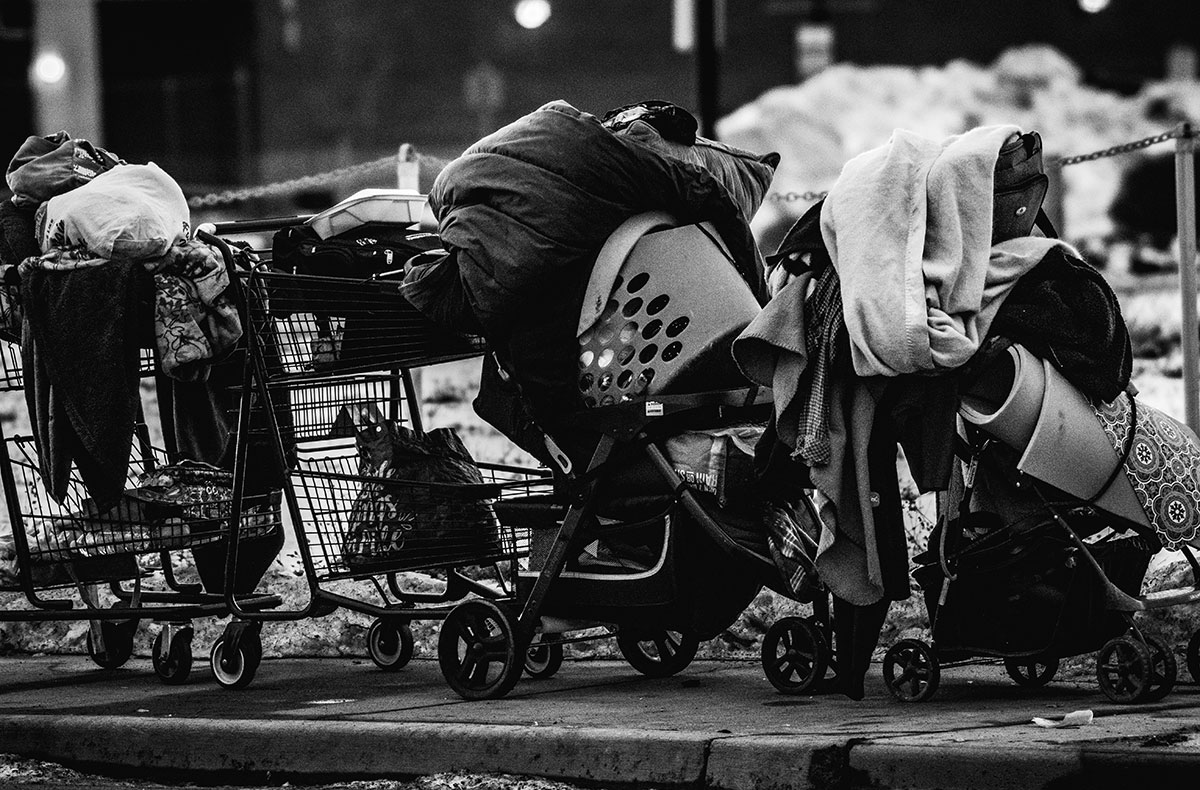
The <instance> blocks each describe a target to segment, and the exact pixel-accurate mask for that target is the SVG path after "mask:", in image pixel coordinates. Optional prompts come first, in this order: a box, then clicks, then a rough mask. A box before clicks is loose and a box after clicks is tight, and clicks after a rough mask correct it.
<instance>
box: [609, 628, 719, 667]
mask: <svg viewBox="0 0 1200 790" xmlns="http://www.w3.org/2000/svg"><path fill="white" fill-rule="evenodd" d="M699 647H700V640H699V639H697V638H696V637H695V636H694V635H692V634H688V633H683V632H680V631H642V630H630V631H618V632H617V649H619V650H620V651H621V655H622V656H624V657H625V660H626V661H628V662H629V665H630V666H631V667H633V668H634V669H636V670H637V671H638V672H641V673H642V674H643V675H645V676H646V677H651V678H666V677H670V676H671V675H674V674H675V673H676V672H680V671H682V670H683V669H684V668H685V667H686V666H687V665H688V664H690V663H692V659H693V658H695V657H696V650H698V649H699Z"/></svg>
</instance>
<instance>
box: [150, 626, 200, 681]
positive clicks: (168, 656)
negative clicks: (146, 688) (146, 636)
mask: <svg viewBox="0 0 1200 790" xmlns="http://www.w3.org/2000/svg"><path fill="white" fill-rule="evenodd" d="M192 634H193V631H192V628H191V627H190V626H188V627H186V628H179V629H174V631H173V632H172V630H171V629H169V628H164V629H163V630H161V631H159V632H158V636H156V637H155V638H154V652H153V653H152V654H151V658H150V660H151V663H153V664H154V674H156V675H158V679H159V680H161V681H162V682H163V683H166V684H167V685H168V686H179V685H182V684H184V683H186V682H187V679H188V675H190V674H191V672H192ZM168 635H169V636H168ZM164 642H165V643H166V644H164Z"/></svg>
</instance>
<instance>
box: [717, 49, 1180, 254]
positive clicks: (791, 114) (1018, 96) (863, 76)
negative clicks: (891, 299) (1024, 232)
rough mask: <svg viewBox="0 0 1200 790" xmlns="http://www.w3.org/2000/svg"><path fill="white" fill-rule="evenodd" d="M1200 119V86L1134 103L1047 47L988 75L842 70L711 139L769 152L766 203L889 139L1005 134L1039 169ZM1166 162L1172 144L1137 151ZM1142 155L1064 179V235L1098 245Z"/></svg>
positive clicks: (782, 212) (784, 210)
mask: <svg viewBox="0 0 1200 790" xmlns="http://www.w3.org/2000/svg"><path fill="white" fill-rule="evenodd" d="M1187 118H1191V119H1198V118H1200V84H1197V83H1196V82H1188V83H1155V84H1151V85H1147V86H1146V87H1145V88H1144V89H1143V90H1142V91H1141V92H1139V93H1138V94H1137V95H1134V96H1121V95H1119V94H1115V93H1110V92H1106V91H1101V90H1097V89H1094V88H1090V87H1088V86H1086V85H1084V84H1083V82H1082V76H1081V72H1080V70H1079V68H1078V67H1076V66H1075V64H1074V63H1072V62H1071V61H1070V60H1069V59H1067V58H1066V57H1065V56H1063V55H1062V54H1061V53H1060V52H1058V51H1057V50H1055V49H1054V48H1052V47H1049V46H1045V45H1028V46H1023V47H1018V48H1014V49H1010V50H1008V51H1006V52H1004V53H1003V54H1002V55H1001V56H1000V57H999V58H997V59H996V61H995V62H994V63H992V64H990V65H988V66H981V65H978V64H975V63H972V62H969V61H965V60H955V61H952V62H950V63H948V64H947V65H945V66H942V67H934V66H930V67H923V68H910V67H900V66H871V67H862V66H854V65H852V64H839V65H836V66H833V67H830V68H829V69H827V70H825V71H824V72H822V73H820V74H818V75H816V76H814V77H812V78H811V79H809V80H807V81H805V82H804V83H802V84H800V85H789V86H781V87H777V88H773V89H771V90H769V91H767V92H766V93H764V94H763V95H762V96H760V97H759V98H758V99H756V100H755V101H753V102H751V103H750V104H747V105H745V106H744V107H741V108H740V109H738V110H737V111H735V112H734V113H732V114H731V115H729V116H727V117H725V118H723V119H721V121H720V122H719V123H718V125H717V133H718V136H719V137H720V138H721V139H722V140H723V141H725V142H727V143H729V144H731V145H735V146H739V147H743V148H747V149H750V150H755V151H762V152H766V151H778V152H779V153H780V154H781V155H782V157H783V158H782V161H781V163H780V166H779V169H778V170H777V172H776V175H775V181H774V183H773V185H772V191H773V192H775V193H777V194H786V193H788V192H797V193H804V192H822V191H825V190H827V189H829V187H830V186H832V184H833V182H834V181H835V180H836V178H837V176H838V173H839V172H841V168H842V165H843V164H844V163H845V162H846V161H847V160H848V159H850V158H851V157H854V156H856V155H858V154H860V153H862V152H863V151H866V150H869V149H871V148H875V147H877V146H880V145H883V144H884V143H886V142H887V140H888V138H889V136H890V135H891V133H892V131H893V130H894V129H897V128H904V129H909V130H912V131H914V132H918V133H920V134H923V135H926V136H929V137H934V138H940V137H945V136H949V135H952V134H959V133H961V132H964V131H966V130H968V129H971V128H973V127H976V126H984V125H991V124H1003V123H1011V124H1015V125H1017V126H1019V127H1021V128H1022V129H1024V130H1034V131H1038V132H1040V133H1041V135H1042V141H1043V144H1044V146H1045V152H1046V158H1047V161H1048V162H1049V161H1052V160H1055V159H1060V158H1064V157H1071V156H1078V155H1081V154H1090V153H1092V152H1095V151H1100V150H1104V149H1107V148H1110V147H1112V146H1116V145H1121V144H1124V143H1128V142H1133V141H1136V140H1141V139H1143V138H1146V137H1150V136H1153V135H1157V134H1160V133H1162V132H1165V131H1169V130H1171V129H1173V128H1174V127H1175V126H1176V125H1177V124H1178V123H1179V122H1180V121H1182V120H1184V119H1187ZM1145 150H1146V152H1149V153H1155V154H1156V153H1169V152H1170V151H1171V145H1170V144H1159V145H1156V146H1152V147H1151V149H1145ZM1143 155H1146V154H1145V153H1143V152H1136V153H1133V154H1123V155H1119V156H1115V157H1105V158H1101V159H1096V160H1092V161H1087V162H1082V163H1078V164H1073V165H1070V166H1068V167H1065V168H1063V181H1064V188H1063V191H1062V200H1063V212H1064V213H1063V218H1064V223H1063V224H1064V227H1063V228H1062V229H1061V230H1062V232H1063V235H1064V236H1066V237H1068V238H1071V239H1089V238H1098V237H1102V236H1104V235H1106V234H1108V233H1109V232H1110V231H1111V229H1112V223H1111V221H1110V220H1109V219H1108V216H1107V212H1108V206H1109V204H1110V202H1111V201H1112V198H1113V196H1114V194H1115V192H1116V188H1117V184H1118V179H1119V176H1120V173H1121V171H1122V170H1123V169H1124V168H1125V167H1127V166H1128V165H1129V164H1131V163H1132V161H1134V158H1135V157H1136V156H1143ZM809 205H811V203H810V202H808V201H804V200H789V201H782V200H774V201H768V202H767V204H766V205H764V206H763V208H762V210H760V212H759V215H758V216H757V217H756V218H755V222H754V225H755V228H756V230H761V229H764V228H767V227H770V226H772V225H775V224H778V223H781V222H790V221H791V220H794V219H796V218H797V217H799V216H800V214H802V213H803V212H804V210H805V209H807V208H808V206H809Z"/></svg>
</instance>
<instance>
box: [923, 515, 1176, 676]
mask: <svg viewBox="0 0 1200 790" xmlns="http://www.w3.org/2000/svg"><path fill="white" fill-rule="evenodd" d="M1038 516H1039V517H1040V518H1043V519H1044V520H1042V521H1040V522H1039V523H1036V524H1034V525H1033V526H1032V528H1029V527H1030V525H1029V524H1026V525H1025V526H1024V527H1023V528H1020V529H1017V528H1014V527H1013V526H1009V527H1004V528H999V529H997V530H996V531H995V532H994V533H993V534H990V535H988V536H986V537H984V538H980V539H977V540H975V541H973V542H972V543H971V544H969V545H968V546H966V547H964V549H963V550H962V551H960V552H958V554H957V556H956V557H954V558H953V563H952V567H954V569H955V573H956V579H955V580H954V581H953V582H952V583H951V584H950V589H949V591H948V595H947V597H946V601H945V603H944V604H942V605H941V606H940V607H938V604H937V601H938V596H939V595H940V593H941V589H942V584H943V583H944V575H943V571H942V568H941V566H940V565H939V564H938V563H937V562H933V563H932V564H929V565H924V566H921V567H919V568H917V569H916V571H914V573H913V576H914V578H915V579H916V580H917V581H918V583H919V584H920V585H921V587H922V589H923V591H924V593H925V600H926V606H927V608H928V609H929V611H930V612H934V611H936V612H937V615H936V619H935V625H934V628H935V634H934V635H935V638H936V641H937V642H938V644H939V646H940V648H941V649H942V651H943V652H944V653H947V654H950V653H952V652H953V651H956V650H964V651H966V652H967V653H969V654H970V655H993V656H1003V657H1024V656H1039V655H1052V656H1060V657H1061V656H1072V655H1079V654H1082V653H1087V652H1090V651H1093V650H1097V649H1099V647H1100V646H1101V645H1103V644H1104V643H1105V642H1106V641H1108V640H1109V639H1111V638H1112V637H1114V636H1117V635H1119V634H1120V633H1122V632H1123V631H1124V630H1125V628H1126V627H1127V626H1126V624H1125V622H1124V621H1123V620H1122V618H1121V617H1120V616H1119V615H1118V614H1116V613H1115V612H1112V611H1110V610H1109V608H1108V606H1107V604H1106V601H1105V596H1104V587H1103V584H1102V583H1101V582H1102V580H1101V579H1099V578H1097V575H1096V574H1095V573H1094V572H1093V571H1092V569H1091V568H1090V567H1089V566H1088V564H1087V562H1086V561H1085V559H1084V558H1083V557H1082V556H1080V554H1079V552H1080V549H1079V548H1078V547H1077V546H1076V545H1075V544H1074V543H1073V542H1072V541H1071V540H1070V538H1069V537H1068V536H1066V535H1065V534H1063V532H1062V530H1061V529H1060V528H1059V526H1058V525H1057V524H1056V523H1055V522H1054V521H1053V520H1052V519H1048V518H1045V517H1044V516H1041V515H1040V514H1038ZM1073 517H1074V519H1075V520H1079V519H1081V518H1084V516H1082V515H1080V514H1079V513H1075V514H1073ZM1029 520H1032V519H1022V521H1029ZM1078 526H1079V527H1081V528H1080V529H1079V531H1080V532H1082V533H1083V534H1087V532H1089V531H1091V530H1089V529H1087V526H1089V525H1086V524H1080V525H1078ZM1087 550H1088V551H1089V552H1091V554H1092V556H1093V557H1095V558H1096V560H1097V562H1099V564H1100V567H1101V568H1102V569H1103V570H1104V573H1105V575H1106V576H1107V578H1108V579H1109V580H1111V581H1112V582H1113V583H1114V584H1115V585H1116V586H1117V587H1119V588H1120V589H1122V590H1123V591H1125V592H1126V593H1129V594H1130V595H1137V594H1138V593H1139V591H1140V588H1141V584H1142V579H1143V576H1144V575H1145V571H1146V567H1147V565H1148V563H1149V561H1150V557H1151V555H1152V554H1153V549H1152V548H1150V547H1148V546H1147V545H1146V544H1145V543H1144V542H1143V541H1142V540H1141V539H1139V538H1127V539H1123V540H1111V541H1102V542H1098V543H1095V544H1092V545H1089V546H1088V549H1087Z"/></svg>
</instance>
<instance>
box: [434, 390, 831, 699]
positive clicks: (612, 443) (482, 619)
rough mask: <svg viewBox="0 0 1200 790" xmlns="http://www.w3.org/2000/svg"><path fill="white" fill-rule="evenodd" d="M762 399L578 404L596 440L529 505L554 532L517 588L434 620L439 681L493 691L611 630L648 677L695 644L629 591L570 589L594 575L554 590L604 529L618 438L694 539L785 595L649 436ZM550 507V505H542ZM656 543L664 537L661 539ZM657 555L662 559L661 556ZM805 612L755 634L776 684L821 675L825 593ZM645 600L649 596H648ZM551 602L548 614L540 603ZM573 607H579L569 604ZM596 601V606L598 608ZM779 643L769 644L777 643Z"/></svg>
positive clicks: (765, 561)
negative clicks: (550, 497)
mask: <svg viewBox="0 0 1200 790" xmlns="http://www.w3.org/2000/svg"><path fill="white" fill-rule="evenodd" d="M770 403H771V397H770V393H769V392H768V391H764V390H762V389H760V388H757V387H748V388H742V389H730V390H716V391H707V392H697V393H687V394H678V395H657V396H652V397H650V398H649V399H648V400H636V401H628V402H623V403H617V404H612V405H608V406H599V407H595V408H591V409H588V410H586V411H585V412H582V413H580V414H578V415H577V419H576V420H575V424H577V425H579V426H581V427H586V428H590V429H594V430H595V431H597V432H598V434H599V441H598V442H597V444H596V446H595V449H594V450H593V452H592V454H591V458H590V460H589V461H588V464H587V468H586V469H585V470H583V471H581V472H578V473H573V470H571V469H570V468H569V466H566V467H564V468H562V469H560V471H561V472H563V473H564V474H565V475H566V477H567V480H566V484H565V485H566V487H567V489H568V490H567V494H566V497H565V500H566V501H565V504H559V505H557V507H558V511H557V512H554V513H552V514H551V515H550V516H547V514H546V513H545V512H543V513H542V514H540V515H539V516H536V517H535V520H536V519H542V520H543V521H545V520H546V519H547V518H550V519H552V520H553V521H554V522H555V523H556V527H555V530H556V531H555V534H554V537H553V541H552V543H551V544H550V546H549V549H548V551H547V552H546V555H545V558H544V560H543V562H542V564H541V566H540V567H539V568H538V569H537V570H536V571H530V572H525V573H522V574H520V575H519V576H518V581H519V582H522V581H524V582H525V583H523V584H522V583H519V584H518V595H517V596H516V597H515V598H512V599H506V600H488V601H483V600H469V601H465V602H463V603H461V604H459V605H458V606H457V607H456V608H455V609H454V610H452V612H451V613H450V616H449V617H448V618H447V621H446V623H444V624H443V628H442V633H441V638H440V640H439V646H438V659H439V662H440V664H441V668H442V673H443V676H444V677H445V679H446V681H447V683H448V684H449V685H450V686H451V688H453V689H454V690H455V691H456V692H457V693H458V694H459V695H460V696H462V697H463V698H465V699H471V700H477V699H495V698H499V697H503V696H504V695H506V694H507V693H509V692H510V691H511V690H512V689H513V688H514V687H515V686H516V684H517V682H518V680H519V679H520V676H521V671H522V668H523V669H524V671H525V673H526V674H528V675H530V676H531V677H533V678H545V677H550V676H552V675H553V674H554V673H555V672H556V671H557V669H558V667H559V666H560V664H561V662H562V660H563V652H562V650H563V646H564V645H566V644H570V643H573V642H582V641H588V640H594V639H598V638H604V637H606V636H609V635H614V634H615V636H616V638H617V646H618V648H619V650H620V652H621V654H622V656H623V657H624V658H625V659H626V661H628V662H629V664H630V665H631V666H632V667H633V668H634V669H636V670H637V671H639V672H641V673H642V674H644V675H646V676H648V677H668V676H670V675H674V674H675V673H677V672H679V671H682V670H683V669H684V668H685V667H687V665H688V664H689V663H690V662H691V660H692V659H693V658H694V656H695V654H696V650H697V648H698V645H699V639H698V638H697V637H696V635H695V634H693V633H690V632H688V631H686V630H676V627H674V626H670V625H665V624H664V623H663V622H662V621H658V622H656V621H655V617H654V616H653V615H650V616H645V615H644V614H643V613H642V612H640V611H638V609H639V607H638V605H637V602H636V601H628V602H624V603H620V602H618V603H612V604H609V605H607V606H603V605H602V606H596V605H592V604H591V603H590V602H583V601H580V600H578V599H579V597H580V591H581V590H586V591H587V592H591V591H594V590H596V589H597V587H596V583H592V584H591V586H581V587H578V588H576V589H572V590H571V593H574V594H575V597H574V598H568V599H564V596H563V594H562V592H563V591H562V590H561V589H560V588H562V587H563V585H564V583H566V582H568V581H571V579H570V578H569V577H570V576H571V575H572V574H571V572H569V571H568V570H567V566H568V563H569V561H570V560H571V558H572V557H573V556H575V555H577V554H578V552H579V549H580V548H581V547H582V546H583V545H585V544H586V543H588V542H589V541H590V540H592V539H594V538H596V537H597V535H598V534H599V533H600V532H602V530H601V529H598V528H596V527H595V526H593V525H594V524H595V521H594V519H593V517H594V515H595V513H596V509H597V506H598V505H599V504H600V502H599V500H600V486H601V482H602V480H603V477H602V475H603V473H604V471H605V470H606V468H607V465H608V464H611V463H612V462H613V460H614V458H615V457H616V456H618V455H619V454H620V453H621V451H622V450H625V449H630V448H640V449H643V450H644V452H645V453H646V456H647V458H648V459H649V461H650V462H651V464H652V466H653V468H654V470H655V472H656V473H657V475H658V477H659V481H660V482H661V483H663V484H664V485H665V487H666V489H667V490H668V491H670V492H671V494H670V498H671V502H672V504H673V505H676V504H677V505H679V506H681V507H682V509H683V510H684V511H685V512H686V514H687V516H688V517H690V518H691V519H692V520H693V521H694V522H695V524H696V526H697V527H698V532H699V534H698V535H696V536H695V538H694V539H702V540H708V541H711V542H712V543H713V544H714V545H715V547H716V548H717V549H718V550H719V551H720V552H722V553H723V554H724V555H725V556H727V557H729V558H730V559H732V560H733V561H735V562H740V563H744V564H745V565H746V566H747V567H748V568H752V569H753V573H754V574H755V576H756V577H758V578H762V579H765V580H767V584H768V586H771V587H772V588H773V589H777V590H779V591H780V592H783V593H784V594H786V595H788V596H789V597H791V596H792V595H793V594H792V593H790V592H788V591H786V590H785V587H784V583H783V582H782V580H781V579H780V574H779V571H778V569H777V568H776V566H775V565H774V562H773V560H772V559H771V558H770V557H768V556H765V555H762V554H759V553H757V552H755V551H753V550H751V549H750V548H749V547H747V546H744V545H742V544H739V543H738V542H736V541H734V540H733V539H732V538H731V537H730V536H729V535H728V534H727V533H726V532H725V531H724V530H723V529H722V528H721V526H720V525H719V524H718V522H717V521H716V519H715V518H714V517H713V515H712V514H711V513H710V512H709V511H708V509H707V508H706V507H705V505H704V504H703V503H702V502H701V501H700V500H699V498H698V497H697V494H696V491H695V490H694V489H693V487H692V486H691V485H690V484H688V483H687V482H685V481H684V480H683V478H682V477H681V476H680V474H679V472H678V471H677V470H676V469H675V467H674V466H673V465H672V463H671V461H670V460H668V458H667V457H666V454H665V453H664V451H663V449H662V448H661V447H660V446H659V444H658V442H657V441H656V439H657V438H658V436H659V435H661V434H662V432H663V431H662V429H663V426H664V425H665V424H667V423H668V422H671V421H674V422H676V423H678V422H679V421H680V420H683V421H686V422H688V424H697V425H703V424H711V422H712V420H720V419H723V418H725V417H728V416H731V415H737V414H738V413H747V412H750V411H752V410H753V409H755V407H761V406H764V405H767V404H770ZM549 507H550V508H554V507H555V505H553V504H551V505H549ZM663 551H664V553H665V552H666V551H667V547H665V546H664V548H663ZM660 564H661V560H660ZM646 575H647V574H646V573H641V574H636V573H635V574H629V575H625V576H624V577H621V576H616V577H613V580H612V582H611V584H614V585H621V584H625V585H628V584H630V583H631V581H632V580H633V579H634V578H635V577H642V578H645V576H646ZM813 604H814V616H813V617H811V618H798V617H796V618H782V619H781V620H780V621H778V622H777V623H775V624H773V625H772V626H771V629H770V630H769V631H768V633H767V635H766V637H765V638H764V640H763V645H762V664H763V667H764V670H765V672H766V674H767V676H768V679H769V680H770V681H771V683H772V684H773V685H774V686H775V687H776V689H777V690H779V691H780V692H781V693H787V694H799V693H804V692H805V691H808V690H810V689H811V688H813V686H814V685H815V684H816V683H817V682H818V681H820V680H822V679H823V678H824V676H825V673H826V669H827V668H828V667H829V665H830V647H831V645H832V632H831V629H830V626H829V616H828V601H827V599H825V598H822V597H820V596H818V597H817V598H816V599H815V600H814V602H813ZM646 608H649V607H646ZM553 609H557V611H555V612H554V613H553V614H550V613H548V610H553ZM580 610H583V611H584V612H585V613H584V614H579V613H578V612H579V611H580ZM597 612H599V613H600V614H599V616H597ZM597 628H602V629H604V630H605V631H606V633H604V634H600V635H595V634H590V635H582V636H569V635H568V634H569V633H570V632H573V631H584V632H586V631H589V630H594V629H597ZM777 651H779V652H777Z"/></svg>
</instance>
